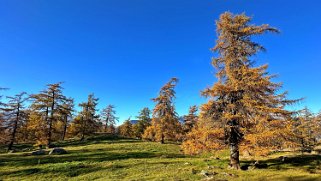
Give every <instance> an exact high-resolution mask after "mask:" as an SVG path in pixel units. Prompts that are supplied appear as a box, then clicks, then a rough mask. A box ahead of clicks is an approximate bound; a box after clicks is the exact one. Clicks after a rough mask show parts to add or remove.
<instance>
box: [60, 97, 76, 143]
mask: <svg viewBox="0 0 321 181" xmlns="http://www.w3.org/2000/svg"><path fill="white" fill-rule="evenodd" d="M73 112H74V100H73V99H72V98H68V99H66V100H65V102H64V103H63V104H62V105H61V106H60V108H59V117H60V121H61V123H62V132H61V140H62V141H63V140H65V137H66V134H67V128H68V125H69V123H70V122H71V119H72V115H73Z"/></svg>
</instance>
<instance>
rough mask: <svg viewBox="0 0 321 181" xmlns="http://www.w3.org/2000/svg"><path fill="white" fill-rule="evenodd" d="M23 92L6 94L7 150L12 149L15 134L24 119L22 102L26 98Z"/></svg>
mask: <svg viewBox="0 0 321 181" xmlns="http://www.w3.org/2000/svg"><path fill="white" fill-rule="evenodd" d="M26 94H27V93H25V92H22V93H20V94H17V95H15V96H14V97H11V96H8V97H7V99H8V103H7V104H6V108H5V109H4V110H5V118H6V122H7V123H6V124H7V128H8V129H9V130H10V131H9V132H10V140H9V144H8V151H10V150H12V147H13V144H14V143H15V142H16V136H17V132H18V129H19V127H20V126H21V125H22V122H24V121H25V120H26V114H25V112H24V109H25V106H24V103H25V101H26V100H27V99H28V98H27V97H26Z"/></svg>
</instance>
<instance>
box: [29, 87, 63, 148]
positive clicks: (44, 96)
mask: <svg viewBox="0 0 321 181" xmlns="http://www.w3.org/2000/svg"><path fill="white" fill-rule="evenodd" d="M61 84H62V83H61V82H59V83H55V84H48V85H47V89H45V90H43V91H41V92H40V93H39V94H33V95H31V98H32V99H33V103H32V106H31V107H32V108H33V110H34V111H35V112H37V114H38V116H39V115H40V117H41V118H42V119H41V120H39V121H44V124H45V125H46V128H45V130H44V131H45V132H46V144H47V146H48V147H51V142H52V133H53V126H54V124H55V123H56V122H57V120H58V118H57V115H58V113H59V110H60V108H61V106H62V105H63V104H64V103H65V102H66V100H67V99H66V97H65V96H64V95H63V94H62V89H63V88H62V86H61ZM39 124H43V123H39ZM39 128H40V127H39Z"/></svg>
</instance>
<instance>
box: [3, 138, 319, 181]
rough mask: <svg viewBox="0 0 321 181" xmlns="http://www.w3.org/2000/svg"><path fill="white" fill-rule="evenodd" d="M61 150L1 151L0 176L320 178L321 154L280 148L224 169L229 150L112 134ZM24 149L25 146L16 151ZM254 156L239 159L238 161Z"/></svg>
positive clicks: (67, 144) (64, 144)
mask: <svg viewBox="0 0 321 181" xmlns="http://www.w3.org/2000/svg"><path fill="white" fill-rule="evenodd" d="M56 146H59V147H62V148H64V149H65V150H67V151H68V154H65V155H45V156H31V154H30V153H31V152H30V150H28V147H30V146H28V145H20V146H18V147H16V149H17V151H16V152H15V153H1V154H0V180H33V181H36V180H37V181H38V180H269V181H272V180H285V181H288V180H302V181H304V180H306V181H314V180H315V181H317V180H321V156H320V155H311V154H307V155H301V154H299V153H298V154H295V153H287V154H286V155H287V156H288V160H287V162H282V161H280V159H279V157H280V156H282V155H284V153H277V154H274V155H271V156H269V157H265V158H256V159H259V160H260V163H264V164H267V166H268V167H267V168H264V169H253V170H248V171H241V170H240V171H236V170H229V169H227V166H228V152H227V151H223V152H221V153H216V154H213V155H202V156H186V155H184V154H182V153H181V151H180V146H179V145H177V144H163V145H162V144H159V143H152V142H144V141H140V140H134V139H121V138H116V137H106V136H103V137H101V136H100V137H93V138H91V139H88V140H86V141H84V142H79V141H71V140H70V141H66V142H61V143H56ZM19 150H24V151H19ZM253 162H254V158H247V159H246V158H241V165H246V164H250V163H253Z"/></svg>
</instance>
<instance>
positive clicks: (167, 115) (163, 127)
mask: <svg viewBox="0 0 321 181" xmlns="http://www.w3.org/2000/svg"><path fill="white" fill-rule="evenodd" d="M177 82H178V79H177V78H172V79H171V80H170V81H169V82H168V83H166V84H165V85H164V86H163V87H162V88H161V90H160V92H159V96H158V97H157V98H154V99H152V100H153V101H154V102H155V103H156V106H155V108H154V110H153V119H152V126H150V128H149V129H146V131H145V133H144V136H143V138H145V139H151V140H157V141H160V143H162V144H163V143H165V140H178V138H179V136H180V134H181V129H182V128H181V125H180V123H179V122H178V116H177V113H176V111H175V107H174V102H173V99H174V98H175V94H176V92H175V90H174V88H175V87H176V84H177ZM150 132H153V133H155V134H152V133H150ZM150 135H152V136H155V138H150V137H149V136H150Z"/></svg>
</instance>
